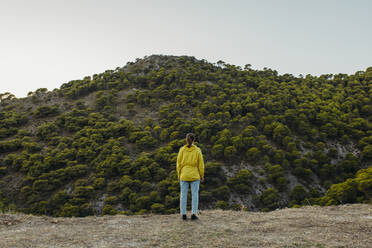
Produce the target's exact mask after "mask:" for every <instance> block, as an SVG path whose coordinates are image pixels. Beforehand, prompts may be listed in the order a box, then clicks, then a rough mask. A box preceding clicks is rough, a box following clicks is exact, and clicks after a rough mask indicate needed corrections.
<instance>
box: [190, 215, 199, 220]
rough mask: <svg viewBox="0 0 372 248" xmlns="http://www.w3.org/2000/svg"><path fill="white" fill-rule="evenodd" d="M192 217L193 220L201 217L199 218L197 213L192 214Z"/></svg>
mask: <svg viewBox="0 0 372 248" xmlns="http://www.w3.org/2000/svg"><path fill="white" fill-rule="evenodd" d="M191 219H192V220H197V219H199V218H198V216H196V215H195V214H192V215H191Z"/></svg>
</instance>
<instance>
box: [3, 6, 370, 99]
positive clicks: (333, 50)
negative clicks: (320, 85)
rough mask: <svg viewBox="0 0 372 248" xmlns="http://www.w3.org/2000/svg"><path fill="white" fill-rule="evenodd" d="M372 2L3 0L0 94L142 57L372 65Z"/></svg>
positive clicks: (277, 65) (314, 68)
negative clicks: (180, 56)
mask: <svg viewBox="0 0 372 248" xmlns="http://www.w3.org/2000/svg"><path fill="white" fill-rule="evenodd" d="M371 13H372V1H369V0H349V1H346V0H312V1H309V0H271V1H269V0H257V1H253V0H225V1H222V0H188V1H181V0H153V1H150V0H148V1H145V0H135V1H133V0H132V1H126V0H122V1H119V0H116V1H115V0H100V1H99V0H63V1H62V0H24V1H20V0H9V1H6V0H0V35H1V36H0V93H3V92H8V91H10V92H11V93H13V94H15V95H16V96H17V97H24V96H26V95H27V93H28V92H29V91H35V90H37V89H38V88H48V90H53V89H54V88H59V87H60V86H61V84H63V83H66V82H68V81H70V80H74V79H81V78H83V77H84V76H88V75H93V74H95V73H101V72H104V71H105V70H107V69H115V68H116V67H121V66H124V65H125V64H126V63H127V62H128V61H134V60H135V59H136V58H142V57H144V56H145V55H151V54H165V55H189V56H195V57H196V58H198V59H206V60H208V61H210V62H212V63H213V62H217V61H218V60H223V61H225V62H226V63H229V64H234V65H240V66H242V67H243V66H244V65H245V64H252V68H253V69H262V68H263V67H268V68H271V69H275V70H277V71H278V72H279V73H280V74H284V73H291V74H294V75H295V76H298V75H299V74H303V75H306V74H312V75H320V74H324V73H348V74H351V73H355V72H356V71H359V70H365V69H366V68H367V67H369V66H372V14H371Z"/></svg>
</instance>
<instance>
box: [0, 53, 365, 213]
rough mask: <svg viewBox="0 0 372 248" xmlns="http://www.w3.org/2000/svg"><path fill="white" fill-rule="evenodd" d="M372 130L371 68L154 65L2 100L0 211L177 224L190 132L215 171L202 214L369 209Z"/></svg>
mask: <svg viewBox="0 0 372 248" xmlns="http://www.w3.org/2000/svg"><path fill="white" fill-rule="evenodd" d="M15 76H16V75H15ZM4 83H6V82H4ZM371 121H372V67H369V68H367V69H366V71H358V72H356V73H355V74H352V75H347V74H334V75H332V74H327V75H321V76H312V75H306V76H302V75H300V76H299V77H295V76H293V75H291V74H283V75H279V74H278V72H277V71H275V70H272V69H268V68H264V69H263V70H255V69H252V68H251V66H250V65H249V64H248V65H246V66H245V67H244V68H241V67H239V66H234V65H230V64H226V63H224V62H223V61H219V62H217V63H215V64H213V63H209V62H207V61H205V60H197V59H195V58H194V57H188V56H180V57H177V56H163V55H152V56H148V57H145V58H143V59H137V60H136V61H135V62H130V63H128V64H127V65H126V66H124V67H122V68H116V69H115V70H107V71H105V72H104V73H101V74H94V75H93V76H87V77H84V78H83V79H80V80H73V81H70V82H68V83H65V84H62V86H61V87H60V88H59V89H54V90H53V91H48V90H47V89H38V90H36V91H35V92H30V93H29V94H28V97H25V98H19V99H17V98H15V97H14V96H13V95H12V94H10V93H4V94H1V95H0V210H7V209H16V210H17V211H22V212H25V213H31V214H46V215H52V216H87V215H93V214H116V213H124V214H141V213H148V212H152V213H159V214H161V213H166V214H172V213H178V211H179V183H178V181H177V173H176V168H175V167H176V163H175V161H176V157H177V153H178V150H179V148H180V147H181V146H182V145H183V144H184V142H185V134H186V133H187V132H193V133H195V134H196V136H197V145H198V146H199V147H200V148H201V149H202V151H203V155H204V160H205V163H206V171H205V182H204V183H202V184H201V185H200V201H199V207H200V209H211V208H222V209H241V208H242V207H243V208H245V209H247V210H253V211H256V210H264V211H268V210H273V209H276V208H282V207H286V206H290V207H291V206H297V205H309V204H319V205H330V204H344V203H356V202H359V203H370V202H371V197H372V167H371V166H372V123H371ZM189 196H190V195H189ZM242 205H244V206H242Z"/></svg>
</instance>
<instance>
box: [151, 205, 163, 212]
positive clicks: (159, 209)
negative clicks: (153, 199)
mask: <svg viewBox="0 0 372 248" xmlns="http://www.w3.org/2000/svg"><path fill="white" fill-rule="evenodd" d="M151 211H152V212H153V213H156V214H163V213H164V212H165V208H164V205H163V204H161V203H154V204H152V205H151Z"/></svg>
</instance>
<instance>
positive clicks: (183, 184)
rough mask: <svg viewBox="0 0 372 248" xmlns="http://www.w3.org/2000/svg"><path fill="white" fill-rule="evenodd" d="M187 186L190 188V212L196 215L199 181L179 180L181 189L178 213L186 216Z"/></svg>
mask: <svg viewBox="0 0 372 248" xmlns="http://www.w3.org/2000/svg"><path fill="white" fill-rule="evenodd" d="M189 185H190V187H191V197H192V201H191V212H192V213H193V214H195V215H196V211H197V210H198V203H199V185H200V179H197V180H195V181H182V180H180V187H181V196H180V213H181V214H182V215H183V214H186V205H187V193H188V191H189Z"/></svg>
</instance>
